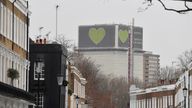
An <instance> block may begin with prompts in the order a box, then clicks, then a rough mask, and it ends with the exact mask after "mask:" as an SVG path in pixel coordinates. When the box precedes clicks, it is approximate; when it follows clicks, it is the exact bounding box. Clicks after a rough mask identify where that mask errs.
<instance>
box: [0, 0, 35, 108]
mask: <svg viewBox="0 0 192 108" xmlns="http://www.w3.org/2000/svg"><path fill="white" fill-rule="evenodd" d="M29 15H30V11H29V10H28V2H27V1H25V0H0V108H18V107H19V108H27V107H28V106H29V105H34V103H33V101H34V97H33V96H32V95H31V94H29V93H28V86H29V85H28V83H29V81H28V80H29V79H28V76H29V66H30V64H29V59H28V52H29V48H28V42H29V36H28V27H29ZM9 69H12V70H16V72H18V73H17V75H18V76H19V77H17V78H16V77H14V76H12V77H11V76H8V70H9ZM13 74H15V73H13Z"/></svg>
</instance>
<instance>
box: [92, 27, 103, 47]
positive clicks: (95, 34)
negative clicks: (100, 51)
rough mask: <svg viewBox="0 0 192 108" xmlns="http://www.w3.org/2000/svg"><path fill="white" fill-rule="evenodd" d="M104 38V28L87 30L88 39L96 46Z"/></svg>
mask: <svg viewBox="0 0 192 108" xmlns="http://www.w3.org/2000/svg"><path fill="white" fill-rule="evenodd" d="M104 37H105V29H104V28H98V29H96V28H90V29H89V38H90V39H91V41H92V42H93V43H95V44H96V45H98V44H99V43H100V42H101V41H102V40H103V38H104Z"/></svg>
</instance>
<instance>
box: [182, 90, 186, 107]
mask: <svg viewBox="0 0 192 108" xmlns="http://www.w3.org/2000/svg"><path fill="white" fill-rule="evenodd" d="M183 96H184V108H186V97H187V88H186V87H184V88H183Z"/></svg>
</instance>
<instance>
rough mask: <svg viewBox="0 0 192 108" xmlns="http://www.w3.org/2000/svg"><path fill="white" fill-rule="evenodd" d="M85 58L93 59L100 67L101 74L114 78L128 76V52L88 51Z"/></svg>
mask: <svg viewBox="0 0 192 108" xmlns="http://www.w3.org/2000/svg"><path fill="white" fill-rule="evenodd" d="M83 54H84V56H85V57H91V59H92V60H93V61H95V63H96V64H98V65H100V69H101V72H102V73H103V74H105V75H110V76H113V77H120V76H122V77H126V78H127V76H128V54H127V51H87V52H83Z"/></svg>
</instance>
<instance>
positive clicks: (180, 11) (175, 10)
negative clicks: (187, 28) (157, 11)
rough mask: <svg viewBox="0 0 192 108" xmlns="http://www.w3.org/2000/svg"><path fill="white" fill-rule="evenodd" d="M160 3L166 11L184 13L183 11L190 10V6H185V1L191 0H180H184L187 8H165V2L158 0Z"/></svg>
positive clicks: (191, 9)
mask: <svg viewBox="0 0 192 108" xmlns="http://www.w3.org/2000/svg"><path fill="white" fill-rule="evenodd" d="M158 1H159V2H160V3H161V5H162V6H163V7H164V9H165V10H168V11H174V12H177V13H185V12H188V11H192V8H189V7H188V6H187V4H186V2H187V1H189V2H191V0H182V1H184V2H185V7H186V8H187V9H180V10H179V9H178V10H177V9H172V8H167V7H166V6H165V4H164V3H163V2H162V1H161V0H158Z"/></svg>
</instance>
